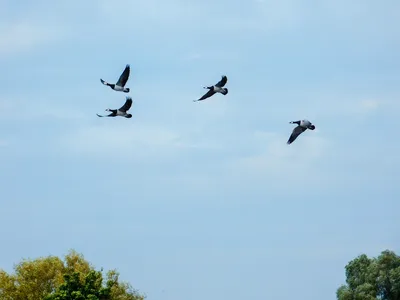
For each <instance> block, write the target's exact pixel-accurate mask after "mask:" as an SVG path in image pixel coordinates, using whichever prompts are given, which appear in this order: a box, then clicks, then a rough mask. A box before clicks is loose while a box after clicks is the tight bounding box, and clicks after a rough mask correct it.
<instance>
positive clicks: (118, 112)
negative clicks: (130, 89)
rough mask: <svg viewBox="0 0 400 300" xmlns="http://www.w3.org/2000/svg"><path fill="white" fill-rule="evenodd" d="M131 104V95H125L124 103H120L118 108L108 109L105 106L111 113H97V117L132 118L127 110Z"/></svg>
mask: <svg viewBox="0 0 400 300" xmlns="http://www.w3.org/2000/svg"><path fill="white" fill-rule="evenodd" d="M131 106H132V98H131V97H126V101H125V104H124V105H122V106H121V107H120V108H119V109H109V108H107V109H106V111H110V112H111V114H109V115H106V116H104V115H99V114H97V116H98V117H125V118H128V119H129V118H132V115H131V114H128V110H129V109H130V108H131Z"/></svg>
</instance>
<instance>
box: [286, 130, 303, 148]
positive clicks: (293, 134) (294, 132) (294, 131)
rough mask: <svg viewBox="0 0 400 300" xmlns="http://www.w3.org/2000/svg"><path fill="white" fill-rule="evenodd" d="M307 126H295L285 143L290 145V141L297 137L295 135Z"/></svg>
mask: <svg viewBox="0 0 400 300" xmlns="http://www.w3.org/2000/svg"><path fill="white" fill-rule="evenodd" d="M306 129H307V128H304V127H301V126H296V127H295V128H294V129H293V131H292V134H291V135H290V137H289V140H288V141H287V143H288V144H289V145H290V144H291V143H293V142H294V140H295V139H297V137H298V136H299V135H300V134H302V133H303V132H304V131H306Z"/></svg>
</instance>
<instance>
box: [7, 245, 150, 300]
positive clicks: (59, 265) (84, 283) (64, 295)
mask: <svg viewBox="0 0 400 300" xmlns="http://www.w3.org/2000/svg"><path fill="white" fill-rule="evenodd" d="M104 281H105V283H104ZM0 299H2V300H39V299H48V300H63V299H71V300H81V299H89V300H117V299H118V300H143V299H144V296H142V295H140V294H138V293H137V291H135V290H133V289H132V287H131V285H130V284H129V283H125V282H120V281H119V274H118V272H117V271H115V270H111V271H109V272H107V274H106V277H105V280H104V279H103V274H102V272H101V271H96V270H95V269H94V267H93V266H92V265H91V264H90V263H89V262H88V261H86V260H85V259H84V257H83V256H82V255H81V254H78V253H77V252H75V251H70V252H69V253H68V254H67V255H66V256H65V257H64V261H63V260H61V259H60V258H58V257H56V256H48V257H44V258H43V257H41V258H37V259H35V260H23V261H21V262H20V263H18V264H16V265H15V266H14V274H8V273H7V272H5V271H4V270H1V269H0Z"/></svg>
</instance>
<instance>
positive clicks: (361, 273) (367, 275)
mask: <svg viewBox="0 0 400 300" xmlns="http://www.w3.org/2000/svg"><path fill="white" fill-rule="evenodd" d="M346 283H347V284H346V285H342V286H341V287H340V288H339V289H338V290H337V293H336V294H337V298H338V299H339V300H376V299H380V300H400V257H399V256H397V255H396V254H395V253H394V252H392V251H389V250H386V251H383V252H382V253H381V255H379V256H378V257H377V258H368V257H367V256H366V255H365V254H363V255H360V256H358V257H357V258H355V259H354V260H352V261H350V262H349V263H348V264H347V265H346Z"/></svg>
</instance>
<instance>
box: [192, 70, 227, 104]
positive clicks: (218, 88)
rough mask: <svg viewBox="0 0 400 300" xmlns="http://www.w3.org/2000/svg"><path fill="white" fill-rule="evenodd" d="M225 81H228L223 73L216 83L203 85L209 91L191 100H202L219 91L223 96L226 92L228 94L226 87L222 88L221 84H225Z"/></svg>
mask: <svg viewBox="0 0 400 300" xmlns="http://www.w3.org/2000/svg"><path fill="white" fill-rule="evenodd" d="M227 81H228V78H227V77H226V76H225V75H223V76H222V79H221V80H220V81H219V82H218V83H217V84H216V85H212V86H205V87H203V88H205V89H208V90H209V91H208V92H207V93H205V94H204V95H203V96H202V97H201V98H200V99H197V100H193V101H194V102H196V101H202V100H204V99H207V98H209V97H211V96H212V95H214V94H215V93H221V94H222V95H224V96H225V95H226V94H228V89H227V88H224V87H223V86H224V85H225V84H226V82H227Z"/></svg>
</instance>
